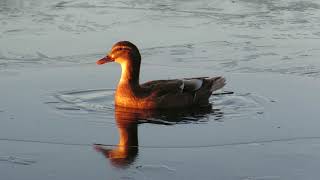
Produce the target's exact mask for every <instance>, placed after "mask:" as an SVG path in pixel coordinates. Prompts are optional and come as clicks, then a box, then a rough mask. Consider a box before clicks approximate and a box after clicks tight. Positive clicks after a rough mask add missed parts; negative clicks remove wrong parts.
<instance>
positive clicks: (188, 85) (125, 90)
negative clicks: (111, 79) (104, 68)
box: [97, 41, 225, 109]
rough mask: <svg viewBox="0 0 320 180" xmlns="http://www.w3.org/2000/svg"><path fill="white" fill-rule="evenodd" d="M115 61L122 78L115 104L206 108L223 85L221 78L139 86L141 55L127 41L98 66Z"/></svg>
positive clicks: (122, 42) (116, 93) (173, 81)
mask: <svg viewBox="0 0 320 180" xmlns="http://www.w3.org/2000/svg"><path fill="white" fill-rule="evenodd" d="M113 61H115V62H118V63H119V64H120V65H121V69H122V73H121V79H120V81H119V84H118V86H117V89H116V92H115V105H116V106H121V107H128V108H136V109H168V108H186V107H192V106H208V105H210V104H209V97H210V96H211V94H212V92H213V91H215V90H218V89H220V88H222V87H223V86H224V85H225V79H224V78H223V77H213V78H208V77H197V78H185V79H172V80H156V81H149V82H146V83H143V84H140V83H139V75H140V64H141V56H140V53H139V50H138V48H137V47H136V46H135V45H133V44H132V43H130V42H128V41H120V42H118V43H116V44H115V45H114V46H113V47H112V50H111V52H110V53H109V54H108V55H107V56H106V57H104V58H102V59H100V60H99V61H97V64H104V63H107V62H113Z"/></svg>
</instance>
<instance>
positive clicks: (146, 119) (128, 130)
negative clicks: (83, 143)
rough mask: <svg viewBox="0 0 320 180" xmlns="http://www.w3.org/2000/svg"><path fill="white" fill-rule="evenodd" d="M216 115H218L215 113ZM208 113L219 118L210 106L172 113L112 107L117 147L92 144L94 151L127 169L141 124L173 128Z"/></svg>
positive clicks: (134, 156)
mask: <svg viewBox="0 0 320 180" xmlns="http://www.w3.org/2000/svg"><path fill="white" fill-rule="evenodd" d="M217 112H218V113H217ZM209 114H216V115H217V116H223V113H222V112H220V111H219V110H215V109H212V106H211V105H210V106H207V107H201V108H199V107H197V108H188V109H175V110H172V109H171V110H140V109H131V108H124V107H117V106H116V107H115V111H114V116H115V121H116V124H117V127H118V132H119V143H118V145H117V146H113V147H110V146H107V145H103V144H95V145H94V148H95V149H96V150H97V151H98V152H100V153H101V154H103V155H104V156H105V157H106V158H107V159H109V161H110V162H111V164H112V165H113V166H115V167H118V168H127V167H129V166H130V165H131V164H133V163H134V162H135V159H136V157H137V156H138V152H139V139H138V129H139V128H138V126H139V124H142V123H152V124H160V125H175V124H180V123H197V122H200V121H202V120H203V119H207V116H208V115H209Z"/></svg>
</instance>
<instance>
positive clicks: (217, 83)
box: [210, 77, 226, 92]
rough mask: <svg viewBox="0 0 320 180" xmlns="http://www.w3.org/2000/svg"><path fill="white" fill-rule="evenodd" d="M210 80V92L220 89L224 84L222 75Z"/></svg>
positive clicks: (224, 80)
mask: <svg viewBox="0 0 320 180" xmlns="http://www.w3.org/2000/svg"><path fill="white" fill-rule="evenodd" d="M210 80H211V81H212V85H211V92H213V91H216V90H218V89H221V88H223V86H224V85H226V79H225V78H224V77H214V78H211V79H210Z"/></svg>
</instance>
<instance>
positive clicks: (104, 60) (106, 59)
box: [97, 56, 114, 65]
mask: <svg viewBox="0 0 320 180" xmlns="http://www.w3.org/2000/svg"><path fill="white" fill-rule="evenodd" d="M113 61H114V60H113V59H112V58H111V57H110V56H106V57H104V58H102V59H99V60H98V61H97V64H98V65H101V64H105V63H109V62H113Z"/></svg>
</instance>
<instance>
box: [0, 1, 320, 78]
mask: <svg viewBox="0 0 320 180" xmlns="http://www.w3.org/2000/svg"><path fill="white" fill-rule="evenodd" d="M319 9H320V4H319V3H318V2H317V1H300V0H299V1H298V0H297V1H287V0H281V1H259V0H234V1H206V0H202V1H197V2H193V1H161V2H156V1H149V0H146V1H102V0H94V1H90V2H88V1H81V0H79V1H56V0H54V1H39V0H29V1H20V0H10V1H6V0H2V1H1V6H0V24H1V30H0V40H1V41H0V45H1V49H0V58H1V59H0V65H1V66H0V67H2V68H1V69H5V68H7V67H8V66H9V67H14V68H15V67H20V66H23V67H26V66H34V65H40V66H41V65H47V64H50V65H51V64H79V63H91V62H92V59H96V58H97V57H98V56H101V55H102V54H104V53H105V52H106V51H107V50H108V48H109V47H110V46H111V44H113V43H114V42H115V41H117V40H120V39H126V40H131V41H133V42H136V43H137V44H138V46H139V47H140V48H142V55H143V58H144V59H145V60H144V61H143V63H152V64H159V65H168V66H176V67H179V66H188V67H192V66H194V65H197V66H199V68H210V69H213V70H215V69H218V70H224V71H231V72H250V73H260V72H271V73H281V74H298V75H303V76H314V77H318V76H319V68H320V64H319V61H318V60H317V59H318V58H319V55H320V49H319V47H320V45H319V42H320V41H319V37H320V31H319V29H320V19H319V18H318V17H319V12H320V11H319ZM186 62H187V63H186Z"/></svg>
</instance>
